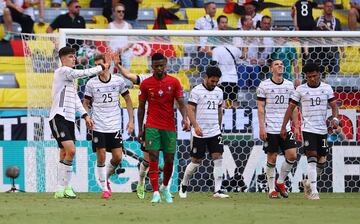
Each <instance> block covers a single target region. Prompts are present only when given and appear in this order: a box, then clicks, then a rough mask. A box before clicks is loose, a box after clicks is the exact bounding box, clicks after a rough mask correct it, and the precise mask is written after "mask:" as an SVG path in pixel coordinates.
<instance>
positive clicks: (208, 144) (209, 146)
mask: <svg viewBox="0 0 360 224" xmlns="http://www.w3.org/2000/svg"><path fill="white" fill-rule="evenodd" d="M206 150H208V151H209V154H212V153H216V152H218V153H223V152H224V143H223V139H222V136H221V134H219V135H216V136H214V137H210V138H197V137H194V136H192V138H191V151H190V155H191V157H195V158H197V159H202V158H204V157H205V152H206Z"/></svg>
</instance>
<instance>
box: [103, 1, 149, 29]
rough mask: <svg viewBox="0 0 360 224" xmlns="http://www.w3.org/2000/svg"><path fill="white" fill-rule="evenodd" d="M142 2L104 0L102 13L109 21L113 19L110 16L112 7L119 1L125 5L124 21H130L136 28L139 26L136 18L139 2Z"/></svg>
mask: <svg viewBox="0 0 360 224" xmlns="http://www.w3.org/2000/svg"><path fill="white" fill-rule="evenodd" d="M142 2H143V0H105V6H104V10H103V15H104V16H105V17H106V18H107V19H108V21H109V22H111V21H113V19H112V18H111V15H112V11H113V8H114V7H115V5H116V4H117V3H121V4H123V5H124V7H125V16H124V19H125V21H126V22H128V23H130V24H131V26H132V27H133V28H135V29H136V28H139V24H138V22H137V18H138V13H139V4H141V3H142Z"/></svg>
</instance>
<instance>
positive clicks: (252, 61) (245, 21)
mask: <svg viewBox="0 0 360 224" xmlns="http://www.w3.org/2000/svg"><path fill="white" fill-rule="evenodd" d="M240 22H241V28H240V29H241V30H244V31H249V30H253V29H254V27H253V21H252V17H251V16H250V15H245V16H242V17H241V18H240ZM234 44H235V46H237V47H240V48H241V57H240V58H241V60H240V65H239V66H238V75H239V76H240V77H239V79H238V84H239V87H240V89H242V90H245V91H247V90H248V89H249V88H252V89H254V88H256V87H257V86H258V85H259V84H260V79H259V77H258V76H259V73H260V66H259V65H258V53H259V52H258V46H259V39H258V38H253V37H251V38H234Z"/></svg>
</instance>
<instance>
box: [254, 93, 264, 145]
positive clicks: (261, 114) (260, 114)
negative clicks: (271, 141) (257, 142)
mask: <svg viewBox="0 0 360 224" xmlns="http://www.w3.org/2000/svg"><path fill="white" fill-rule="evenodd" d="M256 103H257V107H258V120H259V131H260V139H261V140H263V141H266V139H267V134H266V129H265V98H259V97H258V99H257V101H256Z"/></svg>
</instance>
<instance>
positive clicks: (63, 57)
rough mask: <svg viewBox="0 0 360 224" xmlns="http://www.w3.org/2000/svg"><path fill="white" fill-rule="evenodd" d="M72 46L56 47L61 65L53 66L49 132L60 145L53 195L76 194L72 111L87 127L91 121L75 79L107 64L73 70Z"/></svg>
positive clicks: (73, 51) (102, 68) (89, 126)
mask: <svg viewBox="0 0 360 224" xmlns="http://www.w3.org/2000/svg"><path fill="white" fill-rule="evenodd" d="M75 51H76V50H75V49H74V48H71V47H63V48H61V49H60V51H59V58H60V61H61V65H62V66H61V67H60V68H58V69H56V70H55V73H54V80H53V84H52V105H51V110H50V116H49V123H50V128H51V133H52V135H53V136H54V138H55V139H56V141H57V143H58V146H59V148H60V161H59V162H60V163H59V165H58V177H57V178H58V187H57V191H56V192H55V196H54V197H55V198H76V194H75V193H74V191H73V189H72V187H71V186H70V182H71V177H72V170H73V167H72V161H73V158H74V156H75V149H76V148H75V144H74V141H75V113H76V112H80V114H81V117H82V118H84V119H85V122H86V126H87V127H88V128H92V127H93V122H92V120H91V119H90V117H89V116H88V114H87V113H86V111H85V109H84V107H83V106H82V104H81V101H80V98H79V96H78V95H77V91H76V87H75V86H76V84H75V80H76V79H77V78H82V77H89V76H93V75H96V74H98V73H100V72H102V71H103V70H105V69H107V68H108V67H109V65H108V64H106V63H100V64H99V65H98V66H96V67H94V68H91V69H84V70H76V69H73V68H74V67H75V62H76V57H75Z"/></svg>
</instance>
